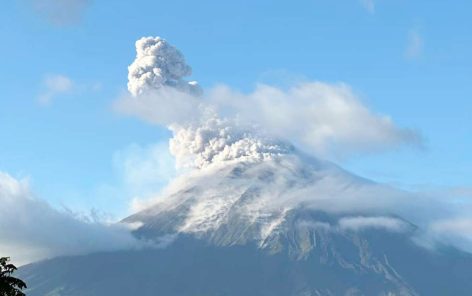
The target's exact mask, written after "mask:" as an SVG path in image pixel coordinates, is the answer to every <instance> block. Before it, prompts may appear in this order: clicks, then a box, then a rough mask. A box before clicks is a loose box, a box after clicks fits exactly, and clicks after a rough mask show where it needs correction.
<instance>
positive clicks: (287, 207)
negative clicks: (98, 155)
mask: <svg viewBox="0 0 472 296" xmlns="http://www.w3.org/2000/svg"><path fill="white" fill-rule="evenodd" d="M174 183H175V184H173V185H171V186H170V187H169V189H168V190H167V191H166V192H165V193H164V194H163V196H161V197H160V198H159V199H158V200H156V201H155V202H154V203H153V204H152V205H150V206H148V207H146V208H145V209H143V210H142V211H140V212H137V213H135V214H133V215H131V216H129V217H127V218H125V219H123V220H122V221H121V223H124V224H131V225H134V226H135V228H134V230H133V234H134V236H135V237H136V238H138V239H139V240H140V241H143V242H146V244H145V246H144V247H142V248H138V249H134V250H123V251H114V252H100V253H92V254H87V255H81V256H69V257H59V258H53V259H49V260H45V261H41V262H38V263H33V264H29V265H26V266H23V267H21V268H20V273H19V275H20V276H21V277H22V278H23V279H25V281H26V282H27V283H28V286H29V289H28V291H27V295H30V296H44V295H48V296H52V295H67V296H75V295H77V296H79V295H81V296H83V295H90V296H94V295H97V296H98V295H100V296H104V295H144V296H146V295H166V296H187V295H189V296H190V295H192V296H195V295H205V296H217V295H218V296H222V295H227V296H232V295H234V296H240V295H247V296H251V295H253V296H259V295H267V296H269V295H270V296H277V295H280V296H302V295H303V296H308V295H470V293H471V291H472V273H471V271H472V255H471V254H469V253H466V252H463V251H460V250H458V249H456V248H453V247H450V246H447V245H445V244H444V245H441V244H439V245H437V246H436V247H435V248H427V247H425V246H421V245H420V244H418V243H417V239H416V238H417V237H418V236H419V235H420V234H421V231H422V230H421V227H419V226H417V225H415V224H414V223H412V222H410V221H409V220H407V219H406V218H405V217H402V216H401V215H399V214H398V213H394V212H392V211H391V210H386V209H385V208H384V207H382V206H380V204H381V205H385V203H386V201H387V202H388V200H389V196H391V195H395V194H397V192H396V191H395V190H394V189H392V188H388V187H386V186H384V185H380V184H376V183H375V182H372V181H369V180H366V179H363V178H360V177H357V176H355V175H353V174H350V173H349V172H347V171H345V170H343V169H341V168H340V167H338V166H336V165H335V164H332V163H330V162H325V161H319V160H316V159H313V158H311V157H307V156H304V155H301V154H297V153H292V154H287V155H282V156H280V157H274V158H272V159H270V160H261V161H233V162H228V163H225V164H224V165H215V166H210V167H208V168H206V169H204V170H200V171H198V173H193V174H192V173H189V174H187V175H186V176H185V177H182V178H179V179H178V180H176V181H175V182H174ZM375 201H383V202H381V203H378V204H379V205H378V206H376V203H375ZM366 204H369V205H370V206H368V207H367V206H365V205H366ZM390 208H391V207H390Z"/></svg>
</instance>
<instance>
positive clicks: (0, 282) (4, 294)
mask: <svg viewBox="0 0 472 296" xmlns="http://www.w3.org/2000/svg"><path fill="white" fill-rule="evenodd" d="M8 261H10V258H9V257H1V258H0V296H25V294H24V293H23V292H21V290H23V289H25V288H26V284H25V282H23V281H22V280H20V279H17V278H15V277H13V276H12V274H13V273H14V272H15V270H16V266H15V265H13V264H11V263H8Z"/></svg>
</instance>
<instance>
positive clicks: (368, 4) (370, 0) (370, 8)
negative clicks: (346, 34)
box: [360, 0, 375, 13]
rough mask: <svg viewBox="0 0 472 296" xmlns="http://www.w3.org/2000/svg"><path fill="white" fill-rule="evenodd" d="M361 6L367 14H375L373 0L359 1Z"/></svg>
mask: <svg viewBox="0 0 472 296" xmlns="http://www.w3.org/2000/svg"><path fill="white" fill-rule="evenodd" d="M360 1H361V4H362V6H363V7H364V8H365V9H366V10H367V11H368V12H369V13H375V2H374V0H360Z"/></svg>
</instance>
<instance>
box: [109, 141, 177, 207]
mask: <svg viewBox="0 0 472 296" xmlns="http://www.w3.org/2000/svg"><path fill="white" fill-rule="evenodd" d="M113 162H114V165H115V168H116V170H117V171H118V173H119V175H120V177H121V179H122V181H123V183H124V186H125V189H126V191H127V193H128V194H130V195H132V196H134V197H135V198H145V197H148V195H149V194H155V193H156V192H159V191H160V190H161V189H162V188H163V187H165V186H166V185H167V184H168V183H169V181H170V180H171V179H172V178H173V177H175V175H176V168H175V160H174V158H173V157H172V155H171V154H170V153H169V146H168V143H167V142H163V143H157V144H152V145H147V146H140V145H137V144H132V145H129V146H128V147H126V148H125V149H122V150H120V151H118V152H116V153H115V155H114V157H113Z"/></svg>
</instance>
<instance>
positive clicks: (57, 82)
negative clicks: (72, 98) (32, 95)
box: [38, 75, 74, 105]
mask: <svg viewBox="0 0 472 296" xmlns="http://www.w3.org/2000/svg"><path fill="white" fill-rule="evenodd" d="M73 87H74V82H73V81H72V80H71V79H70V78H69V77H67V76H65V75H49V76H47V77H46V78H44V80H43V82H42V88H43V90H42V92H41V93H40V94H39V96H38V101H39V102H40V103H41V104H43V105H47V104H49V103H51V102H52V101H53V100H54V99H55V98H56V97H58V96H60V95H64V94H67V93H70V92H71V91H72V89H73Z"/></svg>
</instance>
